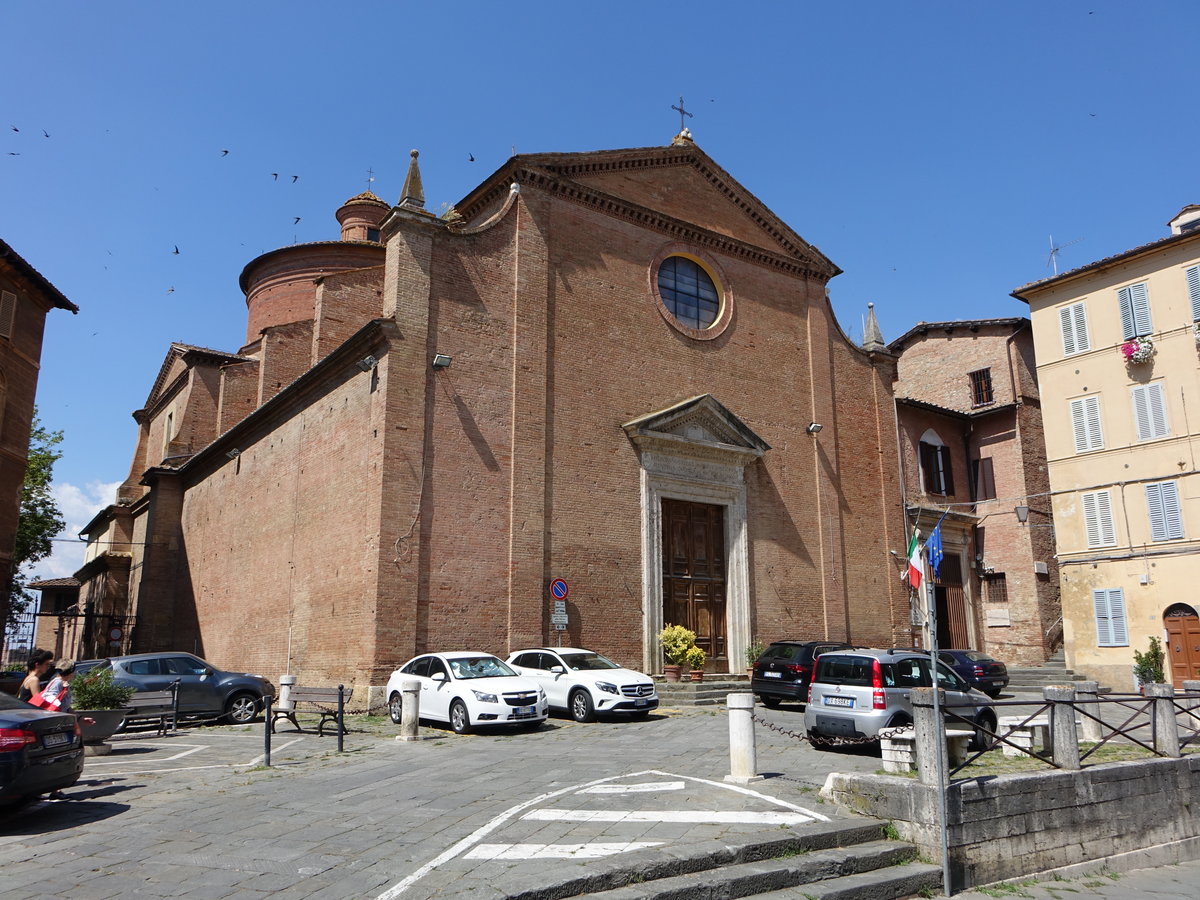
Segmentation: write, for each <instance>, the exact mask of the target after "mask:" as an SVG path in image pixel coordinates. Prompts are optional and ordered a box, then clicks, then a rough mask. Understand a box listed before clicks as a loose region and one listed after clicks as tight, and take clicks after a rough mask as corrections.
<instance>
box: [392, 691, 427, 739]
mask: <svg viewBox="0 0 1200 900" xmlns="http://www.w3.org/2000/svg"><path fill="white" fill-rule="evenodd" d="M400 698H401V699H400V736H399V737H397V738H396V740H398V741H419V740H420V739H421V738H420V737H419V736H418V735H417V724H418V720H419V719H420V717H421V682H419V681H417V679H415V678H405V679H403V680H402V681H401V682H400Z"/></svg>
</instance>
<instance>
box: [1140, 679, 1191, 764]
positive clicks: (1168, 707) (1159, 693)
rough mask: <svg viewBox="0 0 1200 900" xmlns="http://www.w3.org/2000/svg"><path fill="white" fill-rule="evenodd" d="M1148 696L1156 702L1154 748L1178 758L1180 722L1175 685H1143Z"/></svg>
mask: <svg viewBox="0 0 1200 900" xmlns="http://www.w3.org/2000/svg"><path fill="white" fill-rule="evenodd" d="M1142 690H1143V691H1144V692H1145V695H1146V698H1147V699H1151V700H1153V702H1154V710H1153V713H1152V715H1153V716H1154V749H1155V750H1157V751H1158V752H1159V753H1161V754H1162V755H1163V756H1169V757H1172V758H1174V759H1178V758H1179V757H1180V756H1181V755H1182V754H1181V753H1180V752H1179V722H1177V721H1176V719H1175V685H1173V684H1146V685H1142Z"/></svg>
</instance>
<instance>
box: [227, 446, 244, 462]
mask: <svg viewBox="0 0 1200 900" xmlns="http://www.w3.org/2000/svg"><path fill="white" fill-rule="evenodd" d="M241 455H242V451H241V450H239V449H238V448H237V447H234V448H233V449H232V450H226V451H225V458H226V459H237V458H238V457H239V456H241Z"/></svg>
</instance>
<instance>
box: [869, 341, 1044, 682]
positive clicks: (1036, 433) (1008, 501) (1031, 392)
mask: <svg viewBox="0 0 1200 900" xmlns="http://www.w3.org/2000/svg"><path fill="white" fill-rule="evenodd" d="M890 346H891V349H892V350H893V351H895V352H897V353H898V354H899V356H900V359H899V366H898V368H899V380H898V381H897V383H896V395H897V398H898V406H897V408H898V410H899V418H900V453H901V468H902V471H903V472H904V492H905V497H906V503H907V506H908V511H909V518H910V521H911V522H912V523H913V524H915V525H916V527H918V528H919V529H920V530H921V533H922V536H923V537H927V536H928V535H929V532H930V530H931V529H932V528H933V526H934V525H935V524H936V523H937V521H938V520H939V519H940V517H941V516H942V514H943V513H947V515H946V518H945V520H944V521H943V539H944V541H945V542H946V553H947V555H948V556H949V555H953V556H956V557H957V558H958V561H959V569H960V571H961V574H962V579H961V583H962V600H961V609H960V608H958V607H955V608H951V609H948V610H942V611H940V612H939V615H944V616H946V617H948V618H950V619H956V620H957V621H959V622H960V623H961V627H959V628H957V629H954V630H952V631H951V632H950V633H949V634H946V633H942V632H939V641H940V643H941V646H946V643H945V641H946V640H952V641H953V642H954V643H956V644H957V643H961V642H963V641H964V640H965V641H966V642H967V643H969V645H970V646H971V647H974V648H976V649H980V650H984V651H987V652H990V653H991V654H992V655H994V656H995V657H996V658H997V659H1001V660H1004V661H1005V662H1008V663H1010V664H1017V665H1040V664H1042V663H1043V662H1045V660H1046V657H1047V656H1048V655H1049V654H1050V653H1052V652H1053V651H1054V650H1055V649H1057V647H1059V646H1060V645H1061V643H1062V630H1061V629H1062V625H1061V617H1060V611H1059V602H1058V587H1057V585H1058V576H1057V563H1056V560H1055V556H1054V532H1053V528H1052V527H1050V526H1051V525H1052V522H1053V519H1052V517H1051V516H1050V514H1049V512H1050V502H1049V496H1048V494H1049V480H1048V476H1047V471H1046V449H1045V441H1044V439H1043V434H1042V420H1041V404H1040V401H1039V399H1038V394H1037V383H1036V379H1035V378H1034V374H1033V373H1034V362H1033V338H1032V334H1031V332H1030V329H1029V321H1028V320H1027V319H1020V318H1014V319H990V320H979V321H964V322H937V323H922V324H920V325H918V326H916V327H915V328H913V329H912V330H910V331H909V332H908V333H907V334H906V335H904V336H902V337H901V338H899V339H897V340H896V341H894V342H893V343H892V344H891V345H890ZM985 370H986V371H987V372H988V373H989V375H990V388H991V391H990V399H986V400H985V401H984V402H980V401H981V399H982V398H981V396H980V395H979V394H977V393H973V390H972V380H971V378H970V373H972V372H981V371H985ZM934 436H936V439H937V440H940V442H941V443H942V445H944V446H945V447H946V449H947V450H948V452H949V457H950V463H951V465H950V472H951V475H952V478H951V481H952V485H951V486H952V490H951V491H950V492H949V493H943V492H941V491H936V490H934V491H930V490H928V489H927V488H928V487H929V484H928V478H927V473H926V471H925V466H924V465H923V460H922V458H921V453H920V444H921V442H922V440H929V441H930V442H934V443H936V441H935V440H934ZM980 459H990V461H991V471H992V477H991V479H990V483H989V484H987V485H986V488H987V490H986V493H981V492H980V490H979V488H980V486H979V484H978V483H977V480H976V478H975V472H974V470H973V467H972V465H971V463H972V461H977V460H980ZM987 495H990V497H989V496H987ZM1017 506H1028V507H1030V510H1031V513H1030V515H1029V517H1028V522H1027V523H1026V524H1024V525H1022V524H1021V523H1019V522H1018V520H1017V516H1016V513H1015V509H1016V507H1017ZM1039 564H1040V565H1039ZM1042 568H1045V570H1046V571H1044V572H1041V571H1038V570H1039V569H1042ZM950 574H951V576H952V574H953V573H952V571H951V573H950ZM939 590H940V588H939ZM939 596H941V595H939ZM922 606H923V604H922ZM943 626H944V627H945V626H946V623H945V622H943Z"/></svg>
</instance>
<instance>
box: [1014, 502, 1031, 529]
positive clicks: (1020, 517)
mask: <svg viewBox="0 0 1200 900" xmlns="http://www.w3.org/2000/svg"><path fill="white" fill-rule="evenodd" d="M1013 512H1015V513H1016V514H1017V521H1018V522H1020V523H1021V524H1022V525H1024V524H1025V523H1026V522H1028V521H1029V507H1028V506H1018V507H1016V508H1015V509H1013Z"/></svg>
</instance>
